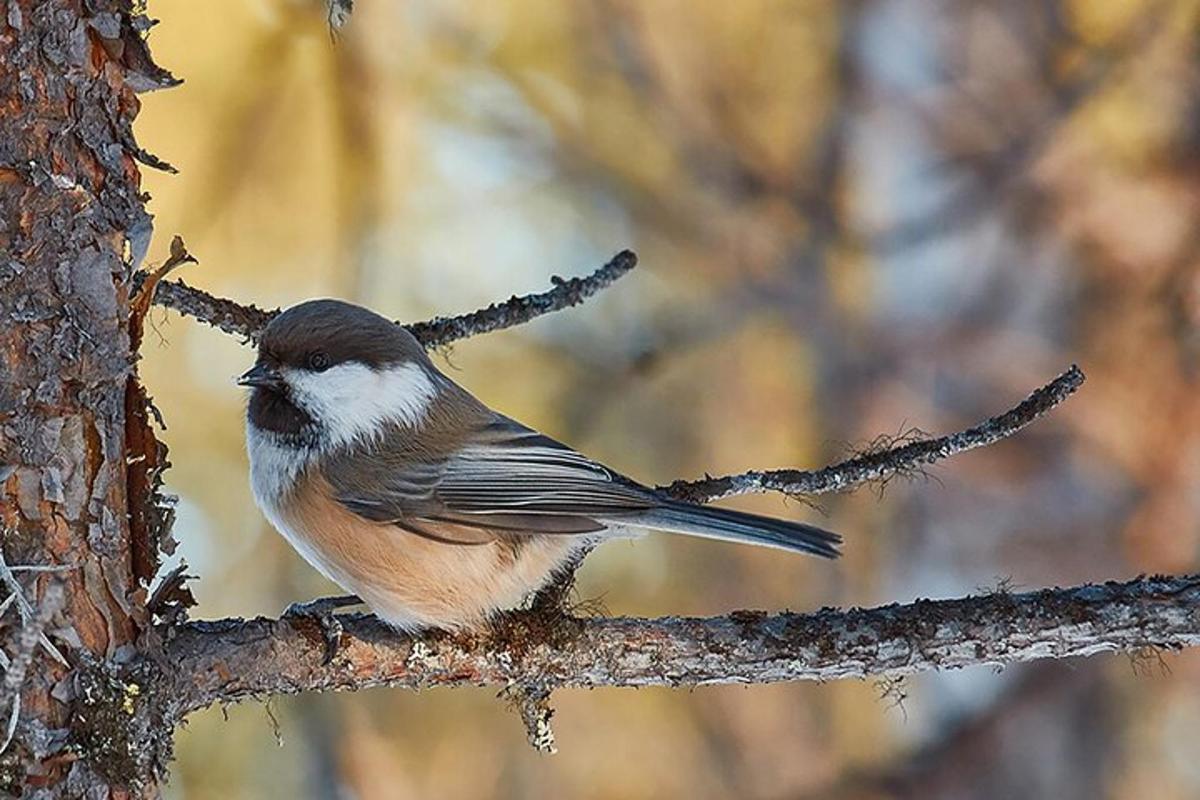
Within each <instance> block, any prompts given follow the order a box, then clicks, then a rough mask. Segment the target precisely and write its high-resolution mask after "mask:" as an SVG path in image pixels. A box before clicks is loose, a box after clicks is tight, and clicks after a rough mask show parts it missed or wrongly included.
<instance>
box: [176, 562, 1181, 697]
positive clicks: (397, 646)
mask: <svg viewBox="0 0 1200 800" xmlns="http://www.w3.org/2000/svg"><path fill="white" fill-rule="evenodd" d="M345 632H346V635H345V637H344V639H343V642H342V648H341V651H340V655H339V656H338V658H337V659H335V660H334V662H333V663H332V664H329V665H324V664H323V660H324V646H323V643H322V642H321V638H320V636H319V635H316V634H315V633H314V632H312V631H306V630H305V629H304V628H303V627H302V626H299V625H296V624H294V623H291V622H288V621H285V620H273V619H264V618H258V619H253V620H242V619H227V620H221V621H216V622H192V623H188V624H186V625H184V626H181V627H179V628H177V629H175V630H174V631H173V633H172V639H171V641H170V643H169V645H168V647H167V653H166V658H167V659H168V661H167V663H168V664H169V665H170V667H171V668H170V669H169V670H168V671H167V672H168V677H167V678H166V680H168V681H169V682H170V684H169V686H168V692H169V694H170V696H171V697H172V698H173V699H172V702H173V704H174V705H173V708H172V712H173V714H174V715H175V717H176V718H182V717H183V716H185V715H186V714H188V713H189V712H191V711H195V710H197V709H200V708H204V707H206V706H208V705H211V704H213V703H215V702H229V701H234V700H239V699H244V698H246V697H262V696H269V695H274V694H296V693H299V692H305V691H326V690H331V689H362V688H367V687H371V686H392V687H404V688H411V689H419V688H427V687H432V686H460V685H475V686H512V685H514V684H525V683H530V684H533V685H536V686H538V687H540V689H542V690H544V691H549V690H551V689H554V688H558V687H594V686H680V685H688V686H694V685H706V684H729V683H776V682H780V681H799V680H816V681H826V680H834V679H839V678H864V677H867V676H872V677H897V676H902V675H909V674H912V673H916V672H922V671H926V670H934V669H939V670H940V669H956V668H959V667H966V666H974V665H992V666H1003V665H1006V664H1013V663H1017V662H1023V661H1033V660H1036V659H1042V658H1066V657H1069V656H1088V655H1093V654H1096V653H1103V652H1114V651H1125V652H1134V653H1136V652H1139V651H1142V650H1144V649H1146V648H1168V649H1177V648H1182V647H1192V646H1196V645H1198V644H1200V575H1187V576H1181V577H1173V578H1169V577H1155V578H1138V579H1136V580H1132V581H1129V582H1127V583H1106V584H1101V585H1092V584H1088V585H1084V586H1076V587H1073V588H1069V589H1046V590H1042V591H1037V592H1028V593H1021V594H1009V593H1006V592H997V593H993V594H987V595H982V596H977V597H967V598H962V599H956V600H918V601H916V602H914V603H909V604H906V605H889V606H881V607H878V608H872V609H867V610H862V609H852V610H848V611H842V610H834V609H825V610H822V611H818V612H816V613H812V614H791V613H784V614H766V613H764V612H757V611H755V612H747V611H742V612H735V613H733V614H730V615H728V616H724V617H713V618H709V619H689V618H680V617H664V618H661V619H636V618H612V619H609V618H597V619H574V618H569V617H561V618H558V619H556V620H550V619H547V618H546V617H545V616H544V615H542V616H538V615H529V614H527V613H521V612H516V613H513V614H511V615H509V616H508V617H507V618H505V620H504V621H503V623H502V624H501V625H500V626H498V629H497V631H496V632H494V633H492V634H489V635H487V636H476V637H471V636H465V635H460V636H449V635H446V634H429V635H426V636H425V637H422V638H417V639H412V638H407V637H403V636H401V635H399V634H395V633H393V632H391V631H389V630H388V629H387V628H385V627H384V626H383V625H382V624H381V623H379V622H377V621H376V620H375V619H374V618H373V617H366V616H362V615H354V616H350V617H347V618H345Z"/></svg>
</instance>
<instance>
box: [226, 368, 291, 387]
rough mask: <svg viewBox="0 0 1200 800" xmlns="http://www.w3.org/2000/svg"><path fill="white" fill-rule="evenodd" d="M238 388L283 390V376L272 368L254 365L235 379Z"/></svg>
mask: <svg viewBox="0 0 1200 800" xmlns="http://www.w3.org/2000/svg"><path fill="white" fill-rule="evenodd" d="M237 382H238V386H261V387H262V388H264V389H281V388H283V376H281V375H280V374H279V372H278V371H276V369H275V368H274V367H272V366H269V365H267V364H255V365H254V366H253V367H251V368H250V369H249V370H248V371H247V372H246V373H245V374H243V375H242V376H241V377H240V378H238V379H237Z"/></svg>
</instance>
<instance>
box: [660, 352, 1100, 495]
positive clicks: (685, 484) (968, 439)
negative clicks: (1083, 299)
mask: <svg viewBox="0 0 1200 800" xmlns="http://www.w3.org/2000/svg"><path fill="white" fill-rule="evenodd" d="M1084 380H1085V378H1084V375H1083V371H1082V370H1081V369H1079V367H1077V366H1075V365H1074V364H1072V365H1071V368H1070V369H1068V370H1067V371H1066V372H1064V373H1063V374H1061V375H1059V376H1058V377H1057V378H1055V379H1054V380H1052V381H1051V382H1050V383H1048V384H1046V385H1045V386H1043V387H1042V388H1040V389H1038V390H1037V391H1035V392H1034V393H1033V394H1031V395H1029V397H1027V398H1025V400H1024V401H1022V402H1021V404H1020V405H1018V406H1016V407H1015V408H1012V409H1010V410H1008V411H1006V412H1004V413H1003V414H1000V415H998V416H995V417H992V418H991V419H989V420H987V421H985V422H981V423H980V424H978V425H976V426H974V427H972V428H967V429H966V430H964V431H960V432H958V433H952V434H950V435H949V436H939V437H937V438H936V439H918V440H916V441H909V442H907V443H905V444H902V445H900V446H899V447H893V448H890V449H887V450H880V451H878V452H871V453H865V454H863V455H859V456H855V457H854V458H851V459H849V460H848V461H843V462H842V463H840V464H833V465H831V466H828V467H824V468H822V469H817V470H798V469H776V470H769V471H758V470H755V471H751V472H743V473H741V474H739V475H728V476H725V477H723V478H706V479H704V480H699V481H675V482H674V483H672V484H671V485H670V486H664V487H660V488H661V489H662V490H663V491H665V492H667V493H669V494H671V495H674V496H675V497H678V498H679V499H681V500H688V501H691V502H693V503H710V502H712V501H714V500H720V499H721V498H724V497H732V496H734V495H739V494H749V493H751V492H782V493H784V494H788V495H807V494H822V493H824V492H836V491H842V490H845V489H849V488H852V487H854V486H859V485H861V484H864V483H871V482H875V481H886V480H888V479H889V478H891V477H894V476H896V475H903V474H905V473H910V472H913V471H916V470H919V469H921V468H922V467H923V466H927V465H929V464H933V463H936V462H938V461H941V460H942V459H944V458H949V457H950V456H953V455H957V454H958V453H962V452H965V451H967V450H974V449H975V448H976V447H985V446H987V445H990V444H995V443H996V442H998V441H1000V440H1001V439H1006V438H1008V437H1009V436H1012V435H1013V434H1015V433H1017V432H1018V431H1020V430H1021V429H1022V428H1024V427H1025V426H1026V425H1028V424H1029V423H1031V422H1033V421H1034V420H1036V419H1037V418H1038V417H1040V416H1042V415H1043V414H1045V413H1046V412H1048V411H1050V409H1052V408H1054V407H1055V406H1057V405H1058V404H1060V403H1062V402H1063V401H1064V400H1066V399H1067V398H1068V397H1070V396H1071V395H1072V394H1073V393H1074V392H1075V390H1076V389H1078V388H1079V387H1080V386H1082V385H1083V382H1084Z"/></svg>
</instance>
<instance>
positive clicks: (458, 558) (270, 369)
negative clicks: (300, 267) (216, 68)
mask: <svg viewBox="0 0 1200 800" xmlns="http://www.w3.org/2000/svg"><path fill="white" fill-rule="evenodd" d="M238 382H239V383H240V384H242V385H244V386H248V387H251V392H250V398H249V404H248V410H247V414H246V444H247V449H248V451H249V455H250V482H251V485H252V487H253V490H254V497H255V500H256V501H257V503H258V505H259V507H260V508H261V509H262V511H263V513H264V514H265V515H266V517H267V519H268V520H270V522H271V524H272V525H274V526H275V528H276V529H278V530H279V532H280V533H282V534H283V536H284V537H285V538H286V539H287V540H288V541H289V542H290V543H291V544H292V546H293V547H295V548H296V550H297V551H299V553H300V555H302V556H303V557H304V558H305V560H307V561H308V562H309V563H310V564H312V565H313V566H314V567H316V568H317V569H318V570H319V571H320V572H321V573H322V574H324V575H325V576H326V577H327V578H329V579H330V580H332V581H334V582H335V583H337V584H338V585H340V586H342V587H343V588H345V589H346V590H348V591H350V592H353V593H354V594H356V595H357V596H358V597H359V598H361V600H362V602H364V603H365V604H366V605H367V606H369V607H370V608H371V609H372V610H373V611H374V612H375V613H376V614H377V615H378V616H379V617H380V618H382V619H383V620H384V621H386V622H388V623H389V624H391V625H392V626H394V627H396V628H400V629H403V630H408V631H414V630H418V629H422V628H429V627H434V628H444V629H451V630H453V629H461V628H466V627H472V626H476V625H478V624H479V623H481V622H483V621H485V620H486V619H487V618H488V617H489V616H490V615H492V614H493V613H495V612H497V611H500V610H503V609H510V608H513V607H515V606H518V605H519V604H520V603H521V602H522V600H523V599H525V598H526V597H528V596H529V595H530V594H531V593H532V592H535V591H537V590H538V589H539V588H541V587H543V586H544V585H546V584H547V583H548V582H549V581H550V580H551V579H552V578H553V577H555V575H556V574H557V572H558V571H559V570H560V569H561V568H562V567H563V566H564V565H565V564H567V563H568V562H569V561H570V560H571V559H572V557H573V556H574V555H576V554H577V553H578V552H579V551H580V549H581V548H583V547H585V546H587V545H589V544H592V543H595V542H597V541H604V540H606V539H608V538H612V537H617V536H629V535H631V534H634V533H638V532H641V531H645V530H655V531H666V532H669V533H683V534H688V535H691V536H701V537H706V538H710V539H721V540H725V541H731V542H747V543H750V544H757V545H766V546H768V547H777V548H781V549H784V550H794V551H799V552H804V553H813V554H815V555H819V556H825V557H826V558H834V557H836V556H837V555H838V551H837V549H836V545H837V543H838V542H840V538H839V537H838V536H837V535H836V534H833V533H829V532H828V531H824V530H821V529H820V528H815V527H812V526H811V525H804V524H801V523H797V522H788V521H784V520H778V519H770V518H767V517H761V516H756V515H753V514H746V513H742V512H739V511H731V510H728V509H721V508H712V507H701V506H696V505H691V504H688V503H684V502H680V501H678V500H675V499H673V498H671V497H668V496H666V495H664V494H663V493H661V492H658V491H655V490H654V489H651V488H648V487H646V486H643V485H641V484H638V483H636V482H634V481H632V480H630V479H629V478H626V477H624V476H623V475H621V474H619V473H617V472H615V471H614V470H612V469H609V468H608V467H606V466H604V465H602V464H598V463H596V462H595V461H592V460H591V459H589V458H587V457H586V456H583V455H580V454H579V453H577V452H575V451H574V450H572V449H570V448H569V447H567V446H565V445H563V444H560V443H559V442H557V441H555V440H554V439H551V438H550V437H548V436H544V435H542V434H540V433H538V432H537V431H534V430H531V429H529V428H527V427H525V426H523V425H521V424H520V423H518V422H515V421H514V420H512V419H509V418H508V417H506V416H504V415H502V414H499V413H497V412H495V411H493V410H491V409H490V408H488V407H487V406H485V405H484V404H483V403H481V402H480V401H479V400H477V399H475V398H474V397H473V396H472V395H471V394H470V393H468V392H467V391H466V390H465V389H463V388H462V387H460V386H459V385H458V384H456V383H454V382H453V381H452V380H450V379H449V378H447V377H446V376H445V375H443V374H442V373H441V372H440V371H438V369H437V367H435V366H434V365H433V362H432V361H430V359H429V357H428V356H427V355H426V353H425V350H424V349H423V348H422V347H421V345H420V343H418V342H417V340H416V339H415V338H414V337H413V336H412V334H410V333H409V332H408V331H407V330H405V329H404V328H403V327H401V326H400V325H397V324H395V323H393V322H391V321H389V320H388V319H385V318H384V317H381V316H379V315H378V314H375V313H374V312H372V311H369V310H367V309H365V308H361V307H359V306H356V305H352V304H350V303H345V302H341V301H338V300H312V301H309V302H306V303H301V304H300V305H297V306H294V307H292V308H289V309H288V310H286V311H284V312H283V313H281V314H279V315H278V316H276V317H275V318H274V319H273V320H272V321H271V323H270V325H268V326H267V328H266V330H265V331H264V332H263V335H262V338H261V339H260V341H259V345H258V360H257V361H256V363H255V365H254V367H253V368H252V369H250V370H249V371H248V372H246V373H245V374H244V375H242V376H241V378H239V380H238Z"/></svg>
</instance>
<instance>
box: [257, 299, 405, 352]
mask: <svg viewBox="0 0 1200 800" xmlns="http://www.w3.org/2000/svg"><path fill="white" fill-rule="evenodd" d="M258 352H259V360H260V361H262V360H264V359H265V360H268V361H270V362H273V363H274V364H276V365H280V366H293V367H304V368H312V367H313V365H314V363H319V364H320V368H321V369H324V368H326V367H331V366H334V365H336V364H340V363H342V362H346V361H358V362H360V363H362V364H365V365H367V366H369V367H372V368H374V369H384V368H386V367H390V366H394V365H396V364H402V363H405V362H409V361H425V360H426V359H427V356H426V355H425V350H424V349H423V348H422V347H421V344H420V343H419V342H418V341H417V340H416V339H415V338H414V337H413V335H412V334H411V333H409V332H408V331H407V330H405V329H404V328H403V327H402V326H400V325H397V324H396V323H394V322H392V321H391V320H389V319H387V318H386V317H381V316H380V315H378V314H376V313H375V312H374V311H370V310H368V309H365V308H363V307H361V306H356V305H354V304H353V303H347V302H344V301H342V300H328V299H326V300H309V301H307V302H304V303H300V304H299V305H295V306H292V307H291V308H289V309H287V310H286V311H284V312H282V313H281V314H279V315H278V316H277V317H275V318H274V319H273V320H271V323H270V324H269V325H267V328H266V330H264V331H263V335H262V338H261V339H260V340H259V343H258ZM318 354H319V356H320V359H319V360H318V361H317V362H314V358H316V357H317V356H318Z"/></svg>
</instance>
